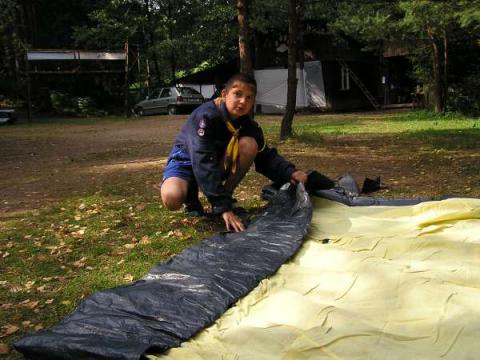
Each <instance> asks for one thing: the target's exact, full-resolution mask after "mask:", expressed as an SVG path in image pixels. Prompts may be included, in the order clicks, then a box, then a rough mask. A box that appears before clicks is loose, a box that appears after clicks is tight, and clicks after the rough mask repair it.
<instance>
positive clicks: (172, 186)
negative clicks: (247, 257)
mask: <svg viewBox="0 0 480 360" xmlns="http://www.w3.org/2000/svg"><path fill="white" fill-rule="evenodd" d="M256 92H257V83H256V81H255V79H254V78H253V77H251V76H249V75H246V74H241V73H239V74H236V75H234V76H232V77H231V78H230V80H228V82H227V84H226V87H225V89H224V90H223V91H222V94H221V97H219V98H217V99H215V100H211V101H208V102H206V103H204V104H203V105H201V106H200V107H198V108H197V109H195V110H194V111H193V112H192V114H191V115H190V117H189V118H188V120H187V122H186V123H185V125H184V126H183V128H182V130H181V131H180V134H179V135H178V136H177V139H176V142H175V144H174V146H173V148H172V150H171V152H170V156H169V159H168V163H167V166H166V168H165V171H164V175H163V183H162V186H161V197H162V201H163V204H164V205H165V206H166V207H167V208H168V209H169V210H178V209H179V208H180V207H181V206H182V204H185V206H186V210H187V212H191V213H197V214H203V207H202V204H201V203H200V201H199V199H198V188H199V187H200V190H201V191H202V192H203V193H204V194H205V196H206V197H207V199H208V201H209V202H210V204H211V205H212V212H213V214H218V215H221V216H222V218H223V220H224V221H225V225H226V228H227V230H229V231H230V230H233V231H236V232H239V231H243V230H244V229H245V227H244V225H243V224H242V221H241V220H240V219H239V218H238V217H237V215H235V213H234V212H233V210H232V208H233V198H232V193H233V190H234V189H235V188H236V187H237V185H238V184H239V183H240V181H241V180H242V179H243V177H244V176H245V174H246V173H247V172H248V169H249V168H250V166H251V165H252V163H253V162H255V169H256V171H258V172H259V173H261V174H263V175H265V176H266V177H268V178H269V179H270V180H272V181H273V182H275V183H279V184H283V183H286V182H288V181H290V182H292V183H294V184H296V183H299V182H302V183H304V184H305V183H306V182H307V175H306V174H305V172H303V171H302V170H298V169H297V168H295V165H293V164H292V163H290V162H288V161H287V160H285V159H284V158H283V157H282V156H280V155H279V154H278V153H277V151H276V150H275V149H274V148H269V147H268V146H267V144H266V142H265V138H264V136H263V132H262V129H261V128H260V126H259V125H258V124H257V123H256V122H255V121H253V120H252V119H251V117H250V116H249V114H250V112H251V110H252V108H253V105H254V103H255V95H256Z"/></svg>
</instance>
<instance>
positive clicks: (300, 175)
mask: <svg viewBox="0 0 480 360" xmlns="http://www.w3.org/2000/svg"><path fill="white" fill-rule="evenodd" d="M307 181H308V176H307V174H305V173H304V172H303V171H302V170H297V171H294V172H293V173H292V175H290V182H291V183H292V184H294V185H296V184H298V183H302V184H304V185H305V184H306V183H307Z"/></svg>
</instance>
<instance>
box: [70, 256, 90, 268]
mask: <svg viewBox="0 0 480 360" xmlns="http://www.w3.org/2000/svg"><path fill="white" fill-rule="evenodd" d="M86 260H87V258H86V257H82V258H81V259H80V260H77V261H75V262H74V263H73V264H72V265H73V266H75V267H78V268H81V267H84V266H85V261H86Z"/></svg>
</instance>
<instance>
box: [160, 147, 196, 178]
mask: <svg viewBox="0 0 480 360" xmlns="http://www.w3.org/2000/svg"><path fill="white" fill-rule="evenodd" d="M171 177H179V178H181V179H184V180H186V181H188V182H189V183H193V182H195V176H194V175H193V168H192V161H191V160H190V157H189V155H188V153H187V152H186V151H185V149H183V148H181V147H179V146H177V145H175V146H174V147H173V149H172V151H171V152H170V155H169V157H168V161H167V166H166V167H165V170H164V171H163V181H165V180H166V179H168V178H171Z"/></svg>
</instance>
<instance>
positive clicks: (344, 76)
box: [340, 65, 350, 90]
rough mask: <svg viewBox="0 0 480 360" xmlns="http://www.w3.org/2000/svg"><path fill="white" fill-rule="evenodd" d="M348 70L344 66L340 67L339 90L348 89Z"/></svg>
mask: <svg viewBox="0 0 480 360" xmlns="http://www.w3.org/2000/svg"><path fill="white" fill-rule="evenodd" d="M349 73H350V71H349V70H348V68H347V67H346V66H343V65H342V67H341V68H340V76H341V79H340V80H341V82H340V90H350V74H349Z"/></svg>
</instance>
